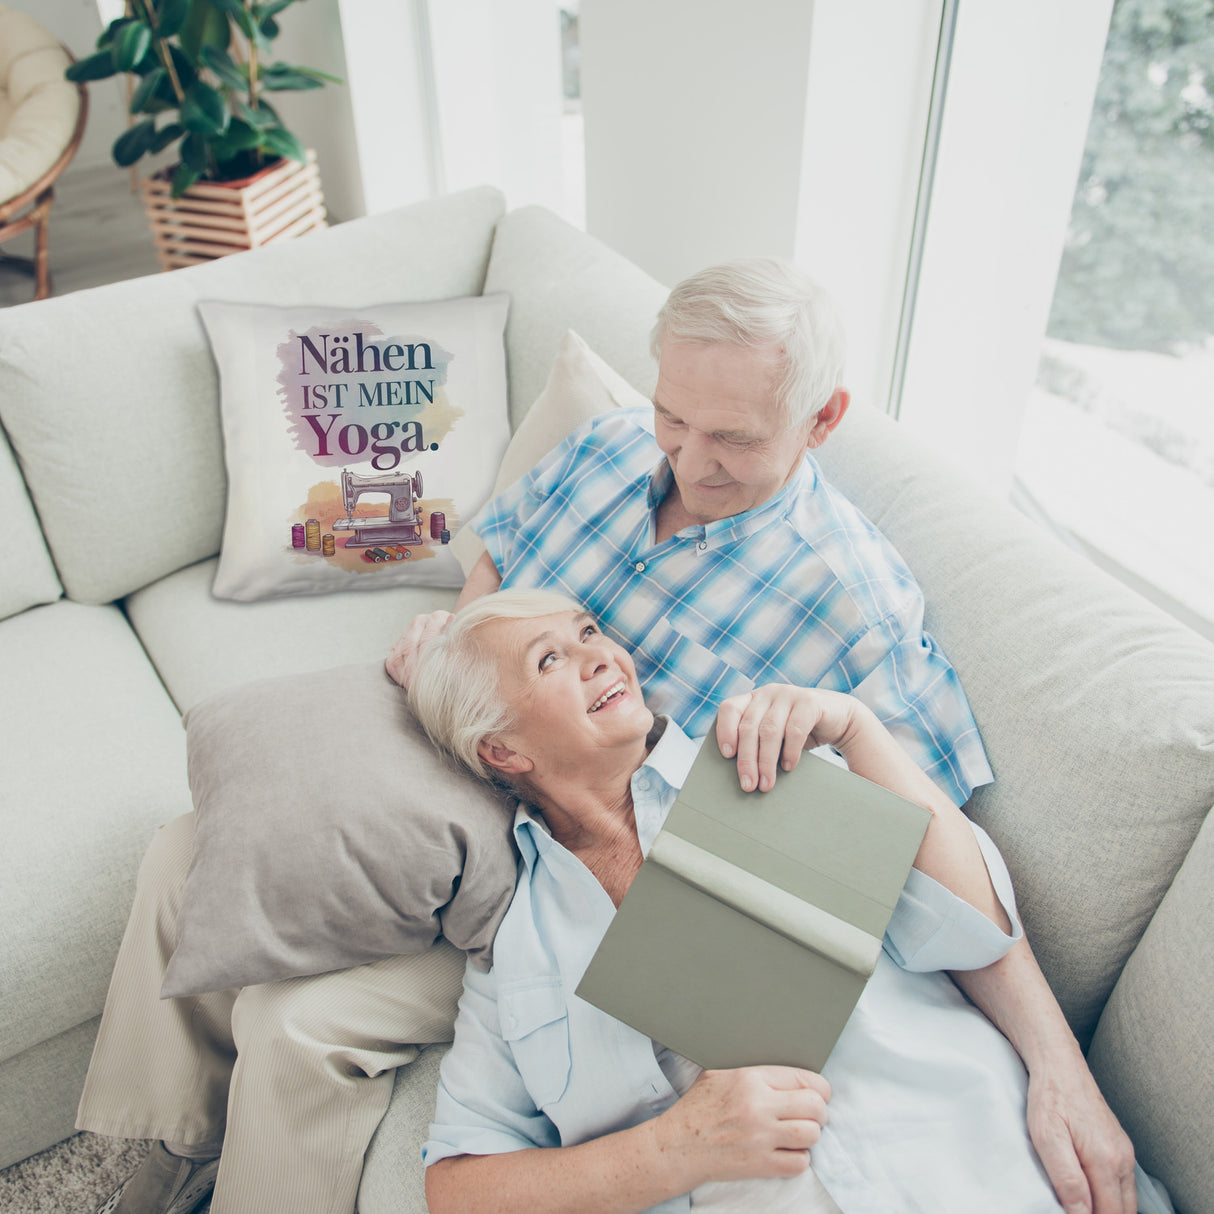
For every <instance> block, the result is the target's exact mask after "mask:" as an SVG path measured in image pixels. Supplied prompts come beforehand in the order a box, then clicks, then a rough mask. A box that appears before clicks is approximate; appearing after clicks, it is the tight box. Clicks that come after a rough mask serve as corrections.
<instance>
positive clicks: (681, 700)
mask: <svg viewBox="0 0 1214 1214" xmlns="http://www.w3.org/2000/svg"><path fill="white" fill-rule="evenodd" d="M638 654H639V655H643V656H644V657H645V658H647V659H648V664H649V669H648V670H647V671H646V672H645V673H643V674H642V673H641V671H640V670H639V669H638V674H641V683H642V684H643V685H644V687H645V702H646V703H647V704H648V705H649V707H650V708H652V709H653V710H654V711H655V712H666V713H670V715H671V716H674V717H675V718H676V719H678V716H679V709H680V707H681V706H682V705H686V704H688V703H695V702H697V701H705V702H707V703H708V704H709V705H712V706H715V705H717V704H719V703H720V702H721V701H722V700H725V699H728V698H729V697H730V696H736V695H741V694H742V693H743V692H746V691H752V690H753V689H754V680H753V679H751V678H750V677H749V676H748V675H746V674H745V673H743V672H742V671H741V670H738V669H737V668H736V667H734V666H731V665H730V664H729V663H728V662H725V661H722V660H721V659H720V658H719V657H717V655H716V654H715V653H713V652H712V650H711V649H708V648H706V647H705V646H703V645H701V644H699V643H698V642H697V641H694V640H692V638H691V637H689V636H687V635H685V634H684V633H682V632H680V631H679V630H678V629H677V628H675V627H674V626H673V625H672V624H671V623H670V622H669V621H668V620H667V619H666V618H665V617H659V618H658V619H657V620H655V621H654V623H653V626H652V627H651V628H650V629H649V631H648V632H647V633H646V634H645V637H644V639H643V640H642V641H641V644H640V645H639V646H638ZM680 724H684V723H683V722H680ZM684 728H686V725H685V724H684ZM689 732H691V733H693V734H696V733H704V732H706V730H705V729H692V730H689Z"/></svg>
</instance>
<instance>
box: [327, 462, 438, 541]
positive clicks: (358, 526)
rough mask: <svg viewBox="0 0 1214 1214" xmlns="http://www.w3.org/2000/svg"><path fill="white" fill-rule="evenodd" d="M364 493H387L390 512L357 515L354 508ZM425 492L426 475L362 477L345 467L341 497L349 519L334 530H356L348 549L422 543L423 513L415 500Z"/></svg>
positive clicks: (406, 474) (338, 523) (337, 524)
mask: <svg viewBox="0 0 1214 1214" xmlns="http://www.w3.org/2000/svg"><path fill="white" fill-rule="evenodd" d="M364 493H386V494H387V495H388V513H387V514H376V515H368V516H365V517H359V518H355V517H354V508H355V506H356V505H357V504H358V499H359V498H360V497H361V496H362V495H363V494H364ZM421 495H422V474H421V473H420V472H415V473H414V474H413V475H412V476H410V475H409V474H408V473H407V472H401V473H395V474H393V473H387V474H386V475H384V476H360V475H359V474H358V473H357V472H351V471H350V470H349V469H348V468H343V469H342V470H341V500H342V503H343V505H344V506H345V510H346V514H347V515H348V516H349V517H347V518H339V519H338V520H337V521H336V522H334V524H333V530H334V531H353V532H354V534H353V536H351V537H350V538H349V539H347V540H346V542H345V547H347V548H370V547H374V546H375V545H379V544H420V543H421V542H422V523H421V518H422V512H421V510H420V509H418V507H417V505H416V503H415V501H414V499H415V498H420V497H421Z"/></svg>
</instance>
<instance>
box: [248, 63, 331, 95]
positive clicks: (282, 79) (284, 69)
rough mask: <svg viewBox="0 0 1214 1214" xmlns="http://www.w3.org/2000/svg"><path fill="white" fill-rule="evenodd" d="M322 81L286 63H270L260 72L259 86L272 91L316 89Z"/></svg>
mask: <svg viewBox="0 0 1214 1214" xmlns="http://www.w3.org/2000/svg"><path fill="white" fill-rule="evenodd" d="M322 83H323V82H322V81H320V80H318V79H317V78H316V77H315V76H312V75H309V74H307V73H306V72H303V71H300V70H299V68H294V67H290V66H289V65H288V64H286V63H272V64H270V66H269V67H268V68H266V69H265V71H264V72H262V73H261V87H262V88H264V89H268V90H269V91H270V92H272V93H281V92H286V91H287V90H292V91H301V90H304V89H318V88H320V87H321V85H322Z"/></svg>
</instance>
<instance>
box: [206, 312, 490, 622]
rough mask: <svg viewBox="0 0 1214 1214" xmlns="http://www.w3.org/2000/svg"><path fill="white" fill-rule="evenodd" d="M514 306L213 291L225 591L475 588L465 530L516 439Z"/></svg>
mask: <svg viewBox="0 0 1214 1214" xmlns="http://www.w3.org/2000/svg"><path fill="white" fill-rule="evenodd" d="M507 306H508V297H507V296H505V295H487V296H476V297H471V298H467V299H448V300H440V301H437V302H432V303H402V304H378V305H374V306H371V307H365V308H329V307H299V308H281V307H269V306H264V305H259V304H235V303H219V302H202V303H199V305H198V310H199V314H200V315H201V317H202V320H203V324H204V325H205V327H206V330H207V334H208V336H209V338H210V341H211V350H212V353H213V354H214V356H215V361H216V363H217V364H218V367H219V378H220V392H221V404H222V416H223V436H224V457H225V460H226V462H227V469H228V508H227V518H226V521H225V523H224V531H223V547H222V551H221V553H220V557H219V567H218V569H217V571H216V574H215V582H214V585H213V586H212V593H213V594H214V595H215V596H216V597H217V598H224V599H238V600H241V601H251V600H254V599H261V598H267V597H270V596H276V595H287V594H323V593H328V592H331V591H337V590H374V589H381V588H383V587H387V586H397V585H402V584H411V585H424V586H448V587H458V586H460V585H462V584H463V573H462V571H461V569H460V566H459V563H458V562H457V561H456V559H455V557H454V556H453V555H452V554H451V551H450V541H451V538H452V536H454V535H456V534H457V533H458V531H459V528H460V527H461V525H462V524H463V523H464V522H465V521H466V520H467V519H469V518H471V517H472V515H473V514H474V513H475V512H476V510H477V509H478V508H479V507H480V505H481V504H482V502H484V501H485V499H486V498H487V497H488V494H489V490H490V488H491V487H492V484H493V478H494V476H495V474H496V472H497V468H498V465H499V463H500V462H501V458H502V453H503V452H504V451H505V449H506V445H507V443H508V442H509V440H510V423H509V418H508V413H507V401H506V358H505V347H504V343H503V338H502V334H503V330H504V328H505V324H506V310H507Z"/></svg>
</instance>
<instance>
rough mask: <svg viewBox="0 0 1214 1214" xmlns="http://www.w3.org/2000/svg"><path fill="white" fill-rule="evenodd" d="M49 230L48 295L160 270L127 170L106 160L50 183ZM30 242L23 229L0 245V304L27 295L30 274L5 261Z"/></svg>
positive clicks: (30, 296) (29, 294) (31, 288)
mask: <svg viewBox="0 0 1214 1214" xmlns="http://www.w3.org/2000/svg"><path fill="white" fill-rule="evenodd" d="M49 231H50V240H49V249H50V260H51V294H52V295H65V294H67V293H68V292H69V291H80V290H83V289H84V288H86V287H96V286H101V285H102V284H104V283H107V282H119V281H121V280H122V279H125V278H137V277H138V276H140V275H142V274H156V273H159V272H160V263H159V262H158V261H157V260H156V253H155V250H154V249H153V248H152V238H151V235H150V233H149V231H148V224H147V220H146V219H145V218H144V214H143V204H142V202H141V201H140V199H139V196H138V195H136V194H132V193H131V186H130V174H129V173H127V172H126V171H124V170H122V169H119V168H116V167H115V166H114V165H112V164H100V165H93V166H87V167H82V168H76V166H74V165H73V166H71V167H69V168H68V170H67V171H66V172H65V173H64V174H63V176H62V177H60V178H59V180H58V182H56V184H55V202H54V205H53V206H52V207H51V215H50V224H49ZM33 247H34V245H33V234H32V233H29V232H27V233H24V234H23V235H21V236H19V237H17V238H16V239H14V240H10V241H8V242H6V243H5V244H3V245H0V307H8V306H10V305H12V304H18V303H25V302H26V301H28V300H31V299H33V297H34V280H33V276H32V274H30V273H28V272H26V271H24V270H22V269H21V268H20V267H18V266H17V265H15V264H13V263H12V262H11V261H10V260H9V255H10V254H19V255H23V256H30V255H32V253H33Z"/></svg>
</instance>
